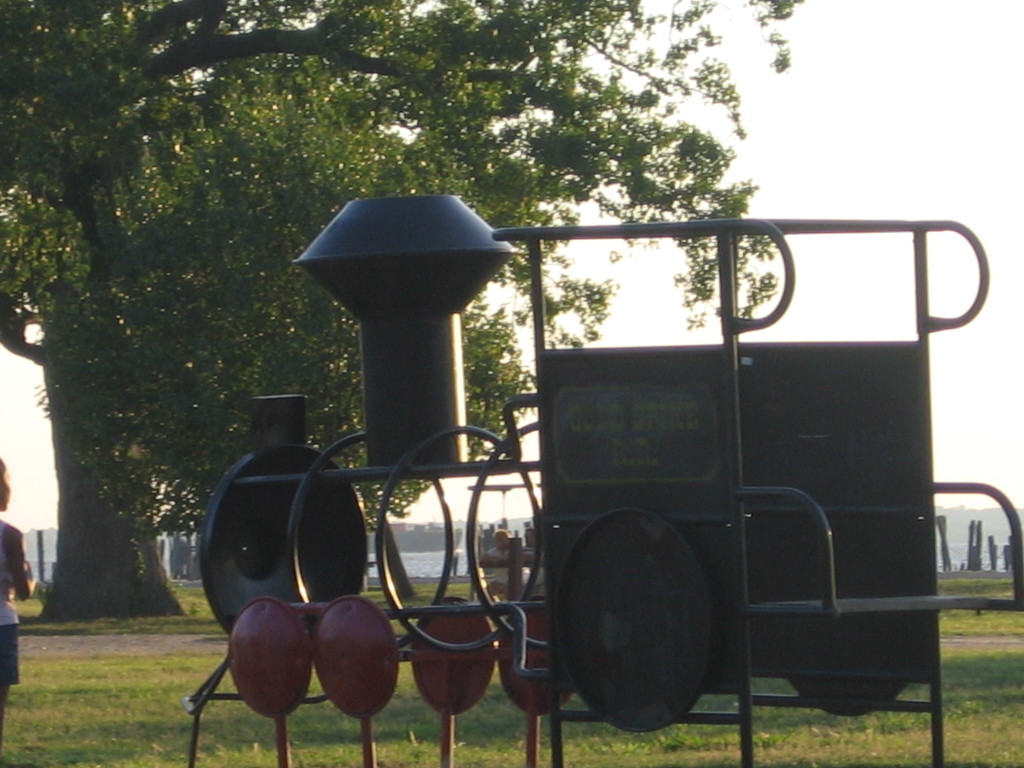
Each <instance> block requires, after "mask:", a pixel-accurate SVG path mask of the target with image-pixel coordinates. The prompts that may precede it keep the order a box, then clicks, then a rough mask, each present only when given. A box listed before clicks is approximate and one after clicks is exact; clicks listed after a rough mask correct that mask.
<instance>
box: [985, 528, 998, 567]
mask: <svg viewBox="0 0 1024 768" xmlns="http://www.w3.org/2000/svg"><path fill="white" fill-rule="evenodd" d="M988 562H989V570H990V571H998V570H999V550H998V548H997V547H996V537H995V536H989V537H988Z"/></svg>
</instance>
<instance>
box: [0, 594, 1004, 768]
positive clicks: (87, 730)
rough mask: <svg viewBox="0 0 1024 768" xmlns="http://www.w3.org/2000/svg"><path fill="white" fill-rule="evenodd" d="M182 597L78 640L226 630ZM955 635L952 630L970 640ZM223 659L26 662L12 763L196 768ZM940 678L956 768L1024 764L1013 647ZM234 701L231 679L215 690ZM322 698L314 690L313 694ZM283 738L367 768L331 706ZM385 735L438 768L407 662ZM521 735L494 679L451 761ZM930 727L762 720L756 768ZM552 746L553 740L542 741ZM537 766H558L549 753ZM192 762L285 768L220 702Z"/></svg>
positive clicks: (843, 764) (654, 762) (390, 760)
mask: <svg viewBox="0 0 1024 768" xmlns="http://www.w3.org/2000/svg"><path fill="white" fill-rule="evenodd" d="M949 586H950V584H949V583H947V584H946V585H944V590H948V588H949ZM954 586H955V585H954ZM1003 586H1004V587H1005V585H1003ZM964 588H974V587H964ZM983 588H984V589H997V588H999V587H998V586H986V587H983ZM953 591H956V592H957V593H959V594H963V592H962V591H961V590H959V589H955V590H953ZM179 594H180V597H181V598H182V600H183V602H184V604H185V610H186V613H187V614H192V615H186V616H184V617H175V618H171V619H160V620H154V621H152V622H149V621H147V622H90V623H88V624H87V625H85V626H83V627H81V628H80V630H75V631H81V632H87V633H94V634H95V633H103V632H110V631H113V632H129V631H156V632H168V633H177V632H182V631H191V630H189V629H184V628H186V627H192V628H196V629H197V630H199V631H202V632H203V633H205V634H222V632H221V630H220V628H219V627H218V626H217V624H216V623H215V622H214V621H213V619H212V617H211V616H210V615H209V610H208V608H207V607H206V605H205V600H204V599H203V598H202V593H201V590H182V591H181V592H180V593H179ZM28 612H31V610H30V611H28ZM948 616H949V617H953V614H949V615H948ZM1007 618H1009V619H1015V622H1014V623H1012V624H1008V625H1006V627H1007V628H1008V629H1010V630H1014V631H1013V634H1024V632H1022V631H1021V629H1022V626H1021V625H1024V617H1022V616H1021V615H1020V614H1000V615H996V616H994V615H992V614H983V615H981V616H976V615H974V614H969V613H968V614H965V615H964V617H963V618H962V619H961V618H955V619H951V618H944V619H943V628H944V631H949V629H948V626H949V624H948V622H949V621H954V622H963V626H965V627H967V629H968V630H969V631H970V632H972V633H975V634H1010V633H1011V632H1009V631H1003V628H1004V623H1003V622H1004V620H1005V619H1007ZM56 626H57V627H62V626H63V625H56ZM143 627H145V629H142V628H143ZM957 627H958V628H957V630H956V633H958V634H961V633H963V632H961V631H960V629H961V627H960V625H959V624H957ZM52 629H54V627H53V625H49V624H45V623H42V622H39V621H38V620H32V619H29V620H27V621H26V632H27V633H31V632H38V633H41V634H47V633H49V632H50V631H51V630H52ZM996 630H998V631H996ZM218 662H219V658H218V657H215V656H205V657H195V656H190V655H186V654H173V655H167V656H141V657H134V656H101V657H91V658H73V657H56V658H52V657H35V658H32V659H30V660H25V661H24V662H23V665H22V667H23V669H22V683H23V684H22V685H20V686H18V687H17V688H16V689H14V691H13V692H12V694H11V702H10V707H9V711H8V723H7V729H6V744H5V757H6V759H7V761H8V762H7V765H10V766H21V768H57V767H59V766H79V767H81V768H90V767H91V766H103V767H104V768H143V767H145V768H170V767H171V766H174V767H175V768H182V766H185V765H187V750H188V744H189V738H190V729H191V724H192V719H191V718H190V717H189V716H188V715H187V714H186V713H185V712H184V711H183V710H182V708H181V706H180V703H179V702H180V699H181V697H182V696H184V695H186V694H189V693H191V692H192V691H194V690H195V689H196V688H197V687H198V686H199V685H200V684H201V683H202V682H203V681H204V680H205V679H206V677H207V676H208V675H209V674H210V672H212V670H213V668H214V667H215V666H216V664H217V663H218ZM943 668H944V675H945V685H944V689H943V692H944V697H945V723H946V755H947V766H949V768H966V767H967V766H972V767H974V768H982V767H984V768H1009V767H1010V766H1013V767H1014V768H1019V766H1020V765H1022V764H1024V729H1021V728H1020V723H1021V722H1022V720H1024V643H1022V644H1021V648H1020V649H1019V650H1013V651H1002V652H991V651H990V652H977V651H970V650H965V649H956V650H948V651H946V652H945V653H944V655H943ZM233 690H234V689H233V687H232V682H231V679H230V677H226V678H225V680H224V682H223V684H222V686H221V688H220V691H221V692H229V691H233ZM318 691H319V689H318V688H317V683H316V681H315V679H314V682H313V690H312V692H314V693H315V692H318ZM715 703H716V704H717V705H723V704H724V705H725V706H728V705H729V702H728V701H725V702H715ZM288 727H289V732H290V736H291V741H292V744H293V750H294V765H295V766H296V768H327V767H328V766H331V768H334V766H341V765H360V764H361V752H360V749H361V747H360V742H359V725H358V722H357V721H356V720H354V719H352V718H349V717H346V716H344V715H342V714H341V713H339V712H337V711H336V710H335V709H334V708H333V706H332V705H330V704H329V703H324V704H316V705H308V706H302V707H300V708H299V709H298V710H297V711H296V712H295V713H294V714H293V715H291V716H290V717H289V719H288ZM374 728H375V731H376V736H377V743H378V755H379V759H380V765H381V767H382V768H413V766H426V765H435V764H437V762H438V758H439V751H438V746H437V745H438V738H439V732H440V719H439V716H438V715H437V714H436V713H434V712H433V711H432V710H431V709H429V707H427V706H426V705H425V704H424V703H423V701H422V700H421V699H420V697H419V695H418V693H417V691H416V688H415V684H414V682H413V680H412V675H411V672H410V669H409V665H407V664H403V665H402V669H401V674H400V682H399V688H398V691H397V692H396V694H395V696H394V698H393V699H392V701H391V702H390V703H389V704H388V706H387V707H386V708H385V709H384V710H383V711H382V712H381V713H380V714H379V715H378V716H377V717H375V718H374ZM524 728H525V719H524V716H523V715H522V714H521V713H520V712H519V711H518V710H517V709H515V707H514V706H513V705H512V704H511V703H510V702H509V701H508V699H507V697H506V696H505V694H504V693H503V691H502V690H501V687H500V685H498V684H497V683H496V682H495V683H493V684H492V686H491V688H490V690H489V692H488V693H487V695H486V696H485V697H484V699H483V700H482V701H481V702H480V703H479V704H478V705H477V706H475V707H474V708H472V709H471V710H469V711H468V712H467V713H465V714H464V715H461V716H460V717H459V720H458V726H457V740H458V742H459V746H458V747H457V749H456V754H455V763H456V765H462V766H476V767H478V768H509V767H510V766H515V765H518V764H521V763H522V754H523V752H522V749H523V734H524ZM928 728H929V723H928V718H927V716H925V715H921V714H904V713H873V714H870V715H867V716H864V717H858V718H841V717H835V716H831V715H827V714H825V713H821V712H817V711H807V710H792V709H768V708H759V709H758V710H756V712H755V730H756V739H755V740H756V745H757V748H756V756H755V759H756V763H757V764H758V765H759V766H773V767H775V768H808V767H809V766H825V765H827V766H834V767H835V768H869V767H874V766H878V767H881V766H922V765H927V764H928V762H929V736H928ZM543 739H544V741H545V742H546V740H547V734H546V733H544V735H543ZM565 751H566V764H567V766H570V767H571V768H576V767H577V766H579V767H583V766H586V768H612V767H613V766H614V767H615V768H620V767H621V766H630V768H670V767H680V768H681V767H682V766H701V767H704V766H710V767H712V768H719V767H724V766H735V765H738V761H739V752H738V741H737V734H736V729H735V728H733V727H725V726H717V727H714V726H672V727H669V728H665V729H662V730H659V731H654V732H651V733H642V734H638V733H627V732H623V731H618V730H616V729H613V728H611V727H609V726H606V725H602V724H592V723H591V724H581V723H567V724H566V725H565ZM541 760H542V764H545V763H546V762H547V760H548V752H547V750H546V749H544V750H542V757H541ZM2 764H3V763H0V765H2ZM197 765H198V766H199V767H200V768H203V767H204V766H205V767H209V768H262V767H264V766H266V767H268V768H270V767H271V766H276V765H277V757H276V753H275V750H274V727H273V723H272V722H271V721H270V720H268V719H266V718H263V717H261V716H259V715H257V714H255V713H254V712H252V711H251V710H250V709H249V708H248V707H247V706H245V705H244V704H243V703H241V702H236V701H214V702H210V704H209V705H208V707H207V709H206V710H205V713H204V715H203V720H202V738H201V742H200V752H199V759H198V761H197Z"/></svg>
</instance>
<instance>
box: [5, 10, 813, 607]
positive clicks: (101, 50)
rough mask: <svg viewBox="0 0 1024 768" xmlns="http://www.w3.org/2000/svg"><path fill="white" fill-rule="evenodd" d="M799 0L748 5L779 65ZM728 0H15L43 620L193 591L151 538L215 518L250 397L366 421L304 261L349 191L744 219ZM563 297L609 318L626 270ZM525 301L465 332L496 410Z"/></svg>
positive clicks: (507, 210)
mask: <svg viewBox="0 0 1024 768" xmlns="http://www.w3.org/2000/svg"><path fill="white" fill-rule="evenodd" d="M798 2H799V0H750V1H749V2H748V5H749V6H750V8H751V10H752V13H753V17H754V19H755V20H756V22H757V23H760V24H761V25H762V26H763V27H764V28H765V29H766V30H768V31H769V32H770V33H771V34H770V35H769V37H768V41H769V43H770V44H772V45H774V46H776V47H777V49H778V58H777V62H776V65H777V66H778V67H780V68H782V67H784V66H785V63H786V52H785V46H784V44H783V41H782V40H781V39H780V38H778V37H777V35H776V34H775V33H774V31H773V26H774V25H775V23H776V22H779V21H781V20H784V19H785V18H787V17H788V16H789V15H790V14H791V13H792V11H793V8H794V6H795V5H796V4H797V3H798ZM714 7H715V6H714V4H713V3H711V2H708V1H707V0H690V2H688V3H682V4H677V5H676V6H672V8H671V9H670V10H669V12H668V13H667V16H658V15H656V14H649V13H648V12H647V9H646V8H645V6H644V4H643V3H641V2H639V0H475V1H474V0H437V2H431V3H419V2H411V1H410V0H307V1H305V2H298V1H295V2H288V1H285V0H282V1H281V2H277V3H254V2H250V1H249V0H236V1H235V2H229V1H228V0H178V1H177V2H167V3H123V2H115V1H114V0H59V1H54V2H48V3H25V2H21V1H20V0H0V36H2V39H3V40H4V41H5V55H4V57H3V59H2V61H0V134H2V135H3V136H4V137H5V141H4V142H3V145H2V146H0V342H2V343H3V345H4V346H5V347H6V348H7V349H8V350H10V351H12V352H14V353H15V354H20V355H24V356H26V357H28V358H29V359H32V360H34V361H35V362H37V363H38V364H40V365H42V366H43V367H44V371H45V382H46V399H47V406H48V408H49V413H50V417H51V420H52V425H53V432H54V447H55V453H56V463H57V470H58V482H59V486H60V508H59V512H58V516H59V524H60V528H61V537H60V547H59V551H58V559H59V568H58V571H57V574H56V584H55V588H54V592H53V597H52V599H51V602H50V604H48V606H47V610H48V612H49V613H50V615H52V616H53V617H54V618H83V617H90V616H100V615H139V614H146V613H159V612H164V611H166V610H168V609H169V608H170V607H171V600H170V598H169V595H168V594H167V592H166V590H165V589H164V588H163V584H162V581H161V579H160V578H159V573H158V572H157V571H156V570H155V569H154V565H155V561H154V559H153V552H152V548H151V547H150V546H149V545H148V544H147V541H148V540H149V538H150V535H151V532H152V530H153V529H154V527H159V526H164V527H166V528H169V529H181V528H182V527H183V526H187V525H189V524H190V523H191V524H194V523H195V521H196V520H197V519H198V517H199V515H200V514H201V510H202V505H203V502H204V500H205V497H206V496H207V494H208V492H209V489H210V487H211V486H212V484H213V482H214V481H215V479H216V477H217V476H218V475H219V473H220V472H222V471H223V469H224V468H225V465H226V463H228V462H229V461H230V460H231V459H233V458H234V457H237V456H238V455H240V453H241V452H243V451H244V450H245V435H244V431H243V430H242V428H241V426H240V425H242V424H244V423H245V418H244V416H243V415H242V414H241V410H242V408H243V407H244V403H245V402H246V399H247V398H248V397H249V396H251V395H254V394H262V393H268V392H278V391H303V392H305V393H307V394H309V395H310V397H311V403H312V404H313V408H312V419H311V421H312V424H313V432H314V434H315V435H316V436H317V439H319V440H323V441H329V440H330V439H333V437H334V436H336V435H338V434H343V433H345V432H346V431H351V430H352V429H353V428H354V425H355V424H358V423H359V417H358V401H359V398H358V391H359V389H358V383H357V381H356V378H357V375H358V374H357V371H358V365H356V364H355V362H354V361H355V358H356V355H357V351H356V344H355V328H354V325H353V322H352V320H351V319H350V318H349V317H348V316H347V315H346V314H345V313H344V312H343V311H342V310H341V309H340V308H338V307H336V306H333V305H332V304H331V303H330V301H329V299H328V298H327V297H326V296H324V295H323V293H322V292H321V291H319V290H317V289H315V288H312V287H311V286H309V285H308V284H307V283H306V282H305V281H303V280H302V279H301V278H299V277H297V276H296V274H295V272H294V270H293V269H292V268H290V265H289V264H290V261H291V259H292V258H294V257H295V256H297V255H298V254H299V253H300V252H301V250H302V248H303V246H304V245H305V244H306V243H308V241H309V240H310V239H311V238H312V237H313V236H314V235H315V234H316V233H317V231H319V229H320V228H321V227H322V226H323V225H324V223H325V222H326V221H328V219H329V217H330V215H331V214H332V213H333V211H334V210H336V208H337V207H338V206H339V205H340V204H341V203H343V202H344V201H345V200H347V199H351V198H357V197H369V196H378V195H393V194H422V193H435V192H436V193H441V192H444V193H453V194H458V195H461V196H462V197H463V198H464V199H466V200H467V201H469V202H470V203H471V204H472V205H473V207H474V208H475V209H477V210H478V211H479V212H480V213H481V215H483V216H484V217H485V218H486V219H487V220H489V221H491V222H492V223H493V224H495V225H522V224H528V223H530V224H546V223H554V222H569V221H572V220H573V216H574V211H575V209H576V206H577V205H578V204H579V203H581V202H583V201H588V200H593V201H595V202H596V203H597V204H598V206H599V207H600V209H601V210H602V211H603V212H605V213H607V214H609V215H611V216H613V217H615V218H619V219H625V220H648V219H652V218H676V219H679V218H694V217H707V216H735V215H740V214H741V213H742V212H743V211H744V209H745V206H746V204H747V200H748V199H749V196H750V195H751V193H752V191H753V187H752V186H751V185H750V184H732V185H726V184H723V181H722V180H723V177H724V173H725V171H726V169H727V168H728V165H729V162H730V160H731V157H732V153H731V151H730V150H729V149H728V148H727V147H726V146H725V145H724V144H723V143H722V141H721V140H719V139H718V138H716V137H715V136H713V135H712V134H711V133H710V132H707V131H704V130H701V129H699V128H698V127H696V126H695V125H693V124H691V123H690V122H688V121H687V120H685V119H684V117H683V110H682V107H683V105H684V103H685V102H687V101H688V100H691V99H703V100H705V101H708V102H711V103H713V104H716V105H719V106H720V107H721V108H723V109H724V110H725V111H726V113H727V114H728V115H729V116H730V118H731V119H732V120H733V121H734V124H735V126H736V130H737V131H738V132H739V131H741V127H740V123H739V111H738V110H739V97H738V95H737V93H736V91H735V89H734V88H733V86H732V84H731V82H730V80H729V75H728V69H727V68H726V67H725V66H724V65H723V64H722V63H721V62H718V61H716V60H715V59H714V58H712V57H711V56H710V55H709V51H711V50H712V49H713V47H714V45H715V43H716V42H717V39H716V37H715V35H714V34H713V32H712V31H711V29H710V27H709V23H710V22H709V20H710V19H711V15H712V12H713V10H714ZM662 40H665V41H667V42H666V43H664V44H660V41H662ZM521 269H522V267H521V265H517V264H513V265H511V266H510V267H509V269H508V271H507V273H506V274H504V275H503V276H502V279H503V280H504V281H506V283H508V284H509V285H515V284H516V283H517V281H522V280H523V275H522V274H521V273H520V271H521ZM698 283H699V281H698ZM701 287H702V285H701V284H695V285H694V286H691V288H692V289H693V290H694V291H695V293H699V290H700V289H701ZM705 287H706V286H705ZM554 291H555V296H554V298H555V299H556V300H557V302H559V303H560V304H559V306H561V307H563V308H564V309H565V310H566V311H569V312H573V311H575V312H578V314H579V315H580V316H581V317H582V318H583V320H584V321H585V326H584V327H585V330H586V331H587V332H592V330H593V327H594V325H595V324H596V323H599V322H600V320H601V319H602V316H603V313H604V312H605V311H606V308H607V305H606V300H607V293H608V286H595V285H586V284H584V285H581V284H579V283H578V282H573V281H571V280H568V279H567V278H563V279H561V281H560V282H558V283H557V285H556V288H555V289H554ZM502 317H503V315H502V314H501V310H493V309H487V308H486V307H484V306H482V305H480V306H477V307H475V308H474V309H473V310H472V311H471V312H470V313H469V318H470V320H471V323H470V328H469V329H468V332H467V337H468V338H470V339H471V340H472V341H473V343H474V344H476V345H477V347H478V348H479V349H485V348H503V349H505V350H506V354H505V356H504V357H503V359H502V364H501V365H497V366H486V365H480V364H479V361H480V357H479V356H477V357H473V356H470V357H471V359H472V360H475V361H477V362H476V364H475V366H474V369H473V371H472V373H471V376H470V379H471V382H473V384H474V386H476V387H477V391H478V392H485V393H487V395H489V396H486V397H485V396H476V397H473V398H472V402H473V406H474V407H475V408H476V409H477V412H476V414H475V417H476V418H478V419H479V420H480V421H481V422H487V421H488V420H489V419H492V418H493V417H494V409H495V407H496V404H500V402H501V400H502V399H503V395H504V393H508V392H514V391H516V390H517V389H518V388H519V387H521V386H522V384H523V374H522V370H521V366H520V365H519V364H518V359H517V358H516V357H515V354H514V351H512V350H510V349H509V346H508V344H509V341H510V336H509V335H508V330H507V323H502V322H497V319H498V318H502Z"/></svg>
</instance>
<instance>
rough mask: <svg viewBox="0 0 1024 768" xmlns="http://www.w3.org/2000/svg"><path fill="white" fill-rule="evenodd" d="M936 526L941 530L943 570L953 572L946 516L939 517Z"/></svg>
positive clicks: (936, 519) (940, 547)
mask: <svg viewBox="0 0 1024 768" xmlns="http://www.w3.org/2000/svg"><path fill="white" fill-rule="evenodd" d="M935 525H936V527H937V528H938V529H939V551H940V552H941V553H942V570H943V571H951V570H953V562H952V560H951V559H950V557H949V539H948V538H947V537H946V516H945V515H938V516H936V518H935Z"/></svg>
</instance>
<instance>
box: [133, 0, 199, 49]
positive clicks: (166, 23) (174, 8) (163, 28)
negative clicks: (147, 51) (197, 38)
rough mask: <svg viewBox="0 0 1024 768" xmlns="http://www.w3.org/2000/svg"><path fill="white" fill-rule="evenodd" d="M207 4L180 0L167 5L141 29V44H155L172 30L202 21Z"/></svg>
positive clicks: (191, 0)
mask: <svg viewBox="0 0 1024 768" xmlns="http://www.w3.org/2000/svg"><path fill="white" fill-rule="evenodd" d="M207 3H208V0H178V2H175V3H169V4H168V5H165V6H164V7H163V8H161V9H160V10H159V11H156V12H155V13H154V14H153V15H152V16H150V17H149V21H147V22H146V23H145V24H144V25H143V26H142V28H141V29H139V36H138V38H139V42H140V43H142V44H144V45H149V44H151V43H155V42H156V41H157V40H160V39H162V38H164V37H166V36H167V34H168V33H169V32H170V31H171V30H173V29H175V28H177V27H183V26H185V25H186V24H188V23H189V22H190V21H196V20H197V19H201V18H202V17H203V15H204V14H205V13H206V10H207Z"/></svg>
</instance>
